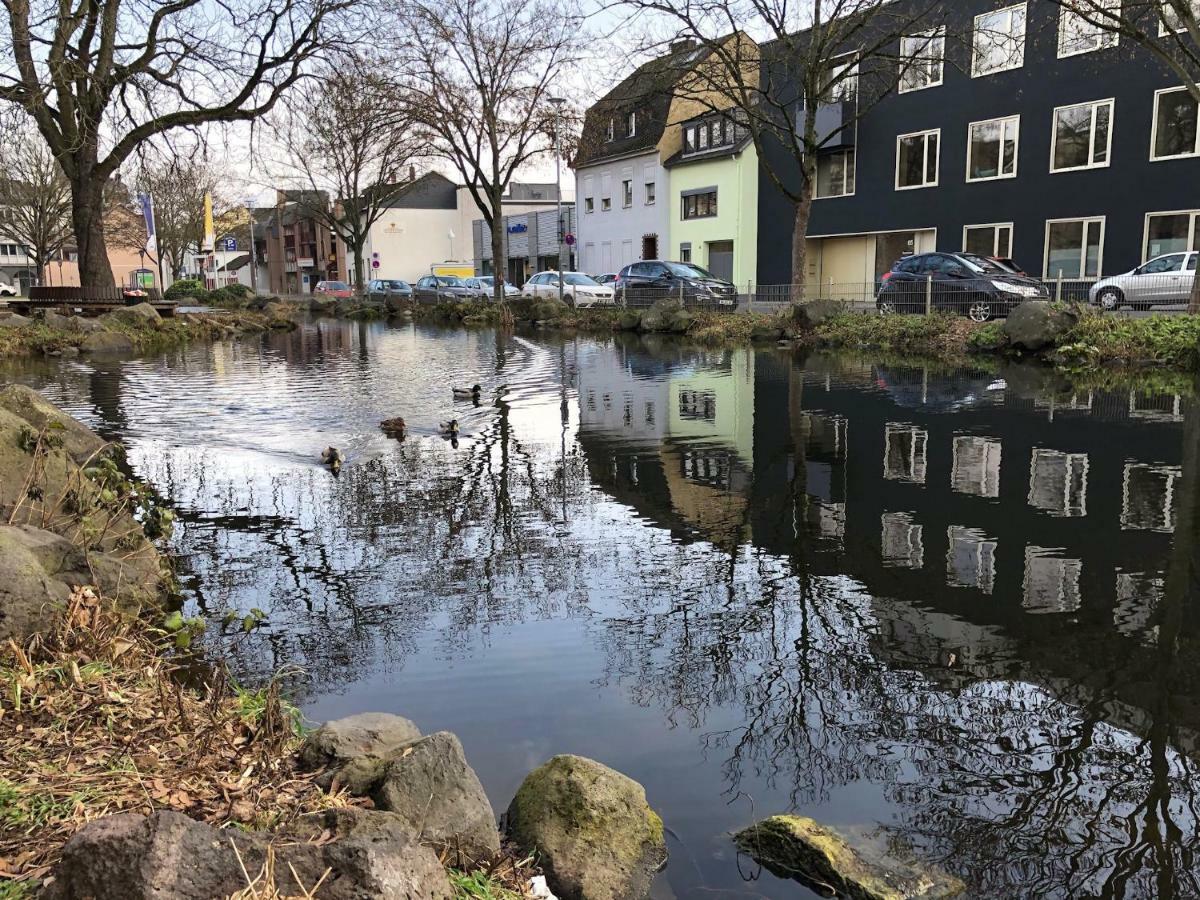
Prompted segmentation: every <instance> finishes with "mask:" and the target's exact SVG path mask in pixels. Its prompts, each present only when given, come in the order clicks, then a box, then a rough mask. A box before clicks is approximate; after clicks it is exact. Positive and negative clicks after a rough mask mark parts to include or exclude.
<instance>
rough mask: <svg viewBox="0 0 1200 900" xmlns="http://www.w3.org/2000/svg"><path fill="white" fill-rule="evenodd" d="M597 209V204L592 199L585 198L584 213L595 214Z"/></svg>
mask: <svg viewBox="0 0 1200 900" xmlns="http://www.w3.org/2000/svg"><path fill="white" fill-rule="evenodd" d="M595 209H596V203H595V201H594V200H593V199H592V198H591V197H584V198H583V211H584V212H585V213H590V212H593V211H594V210H595Z"/></svg>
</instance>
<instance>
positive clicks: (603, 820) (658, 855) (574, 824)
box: [508, 756, 667, 900]
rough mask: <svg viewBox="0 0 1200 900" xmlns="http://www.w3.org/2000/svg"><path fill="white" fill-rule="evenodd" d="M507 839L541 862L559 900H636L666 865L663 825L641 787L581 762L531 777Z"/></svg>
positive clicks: (553, 763)
mask: <svg viewBox="0 0 1200 900" xmlns="http://www.w3.org/2000/svg"><path fill="white" fill-rule="evenodd" d="M508 834H509V837H510V838H511V839H512V841H513V842H514V843H515V844H516V845H517V847H518V848H519V849H520V850H521V851H522V852H534V851H536V852H537V853H538V854H539V859H540V861H541V863H542V867H543V869H544V870H545V872H546V878H547V880H548V881H549V883H550V888H551V890H553V891H554V893H555V894H556V895H557V896H558V897H560V898H562V900H638V898H642V897H645V896H646V895H647V894H648V893H649V890H650V882H651V879H652V877H653V875H654V872H655V871H657V870H658V869H659V868H660V867H661V866H662V864H663V862H664V861H665V860H666V858H667V847H666V842H665V840H664V838H663V825H662V819H660V818H659V817H658V815H657V814H656V813H655V812H654V810H652V809H651V808H650V807H649V805H648V804H647V803H646V792H645V790H644V789H643V788H642V786H641V785H640V784H638V783H637V782H636V781H634V780H633V779H632V778H629V777H627V776H625V775H622V774H621V773H620V772H616V771H614V770H613V769H610V768H608V767H607V766H604V765H601V764H600V763H598V762H595V761H594V760H590V759H585V758H584V757H582V756H556V757H554V758H553V759H551V760H550V761H549V762H547V763H545V764H544V765H542V766H540V767H539V768H537V769H535V770H534V771H533V772H531V773H529V775H528V777H526V779H525V781H524V782H523V783H522V784H521V788H520V790H518V791H517V795H516V796H515V797H514V798H513V801H512V804H511V805H510V806H509V808H508Z"/></svg>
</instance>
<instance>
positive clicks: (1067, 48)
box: [1058, 0, 1121, 59]
mask: <svg viewBox="0 0 1200 900" xmlns="http://www.w3.org/2000/svg"><path fill="white" fill-rule="evenodd" d="M1098 5H1099V6H1100V9H1096V8H1092V7H1085V9H1087V12H1088V18H1090V19H1091V20H1092V22H1096V21H1105V19H1104V18H1103V17H1104V16H1105V14H1106V13H1112V14H1113V16H1114V21H1116V19H1117V17H1119V16H1120V15H1121V0H1102V2H1100V3H1099V4H1098ZM1092 22H1089V21H1088V20H1087V18H1084V16H1082V15H1080V14H1079V13H1077V12H1075V11H1074V10H1072V9H1069V8H1067V7H1066V6H1064V7H1063V8H1062V11H1061V12H1060V13H1059V16H1058V56H1059V58H1060V59H1061V58H1062V57H1064V56H1077V55H1078V54H1080V53H1091V52H1093V51H1094V50H1105V49H1107V48H1108V47H1115V46H1117V40H1118V35H1117V34H1116V33H1115V32H1113V31H1108V30H1106V29H1103V28H1101V27H1099V26H1098V25H1094V24H1092Z"/></svg>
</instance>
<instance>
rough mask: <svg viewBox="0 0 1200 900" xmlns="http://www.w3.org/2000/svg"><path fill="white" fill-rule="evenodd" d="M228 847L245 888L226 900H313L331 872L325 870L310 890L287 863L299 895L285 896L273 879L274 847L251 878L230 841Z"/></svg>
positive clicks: (235, 846) (269, 848) (239, 854)
mask: <svg viewBox="0 0 1200 900" xmlns="http://www.w3.org/2000/svg"><path fill="white" fill-rule="evenodd" d="M230 846H231V847H233V852H234V854H235V855H236V856H237V861H238V865H240V866H241V867H242V875H243V877H245V879H246V886H245V887H244V888H242V889H241V890H240V891H238V892H237V893H236V894H230V895H229V897H228V898H227V900H315V898H316V896H317V891H319V890H320V889H321V885H322V884H324V883H325V879H326V878H328V877H329V874H330V872H331V871H332V870H331V869H326V870H325V872H324V873H323V874H322V875H321V877H320V878H318V879H317V881H316V883H315V884H314V885H313V886H312V887H311V888H306V887H304V883H303V882H302V881H301V880H300V876H299V875H297V874H296V870H295V869H293V868H292V867H291V864H290V863H289V864H288V870H289V871H290V872H291V874H292V881H293V882H295V883H296V884H298V885H300V891H301V893H299V894H285V893H284V892H283V891H281V890H280V889H279V885H278V883H277V882H276V879H275V848H274V847H267V857H266V859H265V860H263V864H262V868H261V869H260V870H259V872H258V874H257V875H255V876H254V877H253V878H251V877H250V873H249V872H247V871H246V863H245V861H243V859H242V854H241V853H240V852H239V851H238V848H237V844H235V843H233V842H232V841H230Z"/></svg>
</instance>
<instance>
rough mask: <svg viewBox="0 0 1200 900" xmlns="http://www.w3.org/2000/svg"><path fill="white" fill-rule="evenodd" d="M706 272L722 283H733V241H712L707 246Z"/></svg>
mask: <svg viewBox="0 0 1200 900" xmlns="http://www.w3.org/2000/svg"><path fill="white" fill-rule="evenodd" d="M708 271H710V272H711V273H712V274H713V275H715V276H717V277H718V278H720V279H721V280H722V281H728V282H730V283H732V282H733V241H713V242H711V243H710V244H709V245H708Z"/></svg>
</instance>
